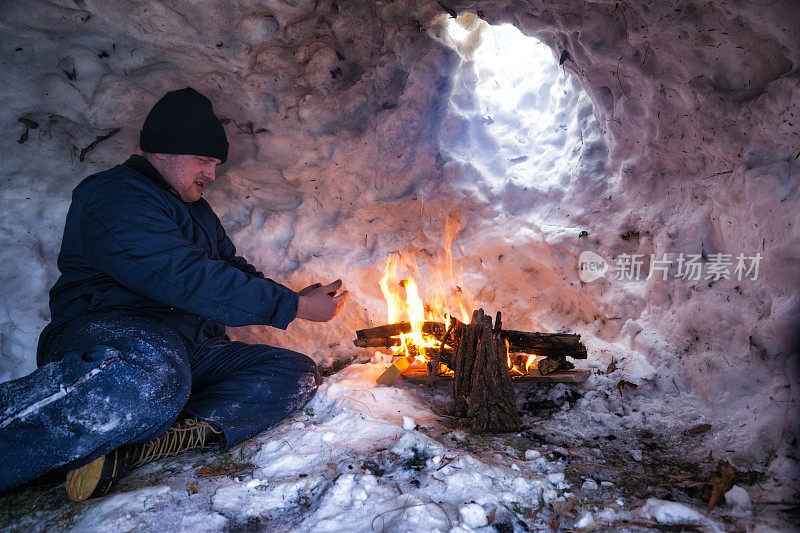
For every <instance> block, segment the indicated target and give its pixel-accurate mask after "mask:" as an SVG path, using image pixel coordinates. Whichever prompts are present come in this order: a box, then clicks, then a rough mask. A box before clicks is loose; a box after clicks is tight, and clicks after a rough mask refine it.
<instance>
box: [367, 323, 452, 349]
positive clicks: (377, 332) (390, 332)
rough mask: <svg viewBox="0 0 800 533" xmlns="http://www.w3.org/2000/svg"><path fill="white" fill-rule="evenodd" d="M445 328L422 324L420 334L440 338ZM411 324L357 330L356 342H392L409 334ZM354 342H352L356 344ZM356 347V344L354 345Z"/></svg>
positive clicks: (439, 325) (440, 325)
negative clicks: (370, 340)
mask: <svg viewBox="0 0 800 533" xmlns="http://www.w3.org/2000/svg"><path fill="white" fill-rule="evenodd" d="M446 329H447V328H446V327H445V325H444V324H443V323H441V322H423V323H422V333H427V334H429V335H434V336H436V337H440V336H441V335H442V334H443V333H444V332H445V330H446ZM411 332H412V329H411V322H398V323H396V324H385V325H383V326H376V327H374V328H367V329H359V330H357V331H356V341H360V340H363V339H386V340H390V341H394V340H396V339H392V337H396V336H398V335H406V334H408V333H411ZM356 341H353V343H354V344H356ZM356 346H358V344H356ZM368 346H382V345H378V344H369V345H368ZM387 346H395V345H394V344H389V345H387Z"/></svg>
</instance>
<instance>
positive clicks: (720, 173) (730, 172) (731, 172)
mask: <svg viewBox="0 0 800 533" xmlns="http://www.w3.org/2000/svg"><path fill="white" fill-rule="evenodd" d="M733 170H734V169H731V170H726V171H725V172H717V173H716V174H711V175H710V176H708V177H707V178H703V179H705V180H707V179H710V178H715V177H717V176H723V175H725V174H733Z"/></svg>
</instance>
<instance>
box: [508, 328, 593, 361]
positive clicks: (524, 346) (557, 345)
mask: <svg viewBox="0 0 800 533" xmlns="http://www.w3.org/2000/svg"><path fill="white" fill-rule="evenodd" d="M500 337H501V338H503V339H506V340H507V341H508V344H509V351H511V352H514V353H534V354H536V355H540V356H542V357H572V358H573V359H586V357H587V354H586V346H584V345H583V343H581V341H580V339H581V336H580V335H578V334H577V333H539V332H528V331H515V330H503V331H502V332H501V333H500Z"/></svg>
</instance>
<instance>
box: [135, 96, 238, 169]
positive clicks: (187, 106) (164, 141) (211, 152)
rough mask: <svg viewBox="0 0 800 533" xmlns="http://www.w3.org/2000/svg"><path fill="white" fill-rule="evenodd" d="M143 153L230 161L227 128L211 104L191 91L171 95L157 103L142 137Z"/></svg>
mask: <svg viewBox="0 0 800 533" xmlns="http://www.w3.org/2000/svg"><path fill="white" fill-rule="evenodd" d="M139 146H140V147H141V149H142V151H143V152H150V153H156V154H188V155H200V156H205V157H216V158H217V159H219V160H220V161H222V162H223V163H224V162H225V160H226V159H228V139H227V137H226V136H225V128H223V127H222V124H221V123H220V121H219V119H218V118H217V117H216V116H215V115H214V110H213V109H212V108H211V101H210V100H209V99H208V98H206V97H205V96H203V95H202V94H200V93H199V92H197V91H195V90H194V89H192V88H191V87H186V88H185V89H179V90H177V91H170V92H168V93H167V94H165V95H164V96H163V97H162V98H161V100H159V101H158V102H156V105H154V106H153V109H151V110H150V113H149V114H148V115H147V118H146V119H145V120H144V126H142V132H141V134H140V135H139Z"/></svg>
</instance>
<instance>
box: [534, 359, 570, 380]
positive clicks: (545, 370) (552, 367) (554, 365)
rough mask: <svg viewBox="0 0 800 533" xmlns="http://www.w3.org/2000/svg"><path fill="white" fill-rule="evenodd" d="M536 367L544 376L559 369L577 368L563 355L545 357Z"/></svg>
mask: <svg viewBox="0 0 800 533" xmlns="http://www.w3.org/2000/svg"><path fill="white" fill-rule="evenodd" d="M536 368H537V369H538V370H539V373H540V374H541V375H543V376H546V375H547V374H552V373H553V372H558V371H559V370H570V369H572V368H575V365H573V364H572V363H570V362H569V361H567V360H566V359H565V358H563V357H545V358H544V359H542V360H541V361H538V362H537V363H536Z"/></svg>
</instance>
